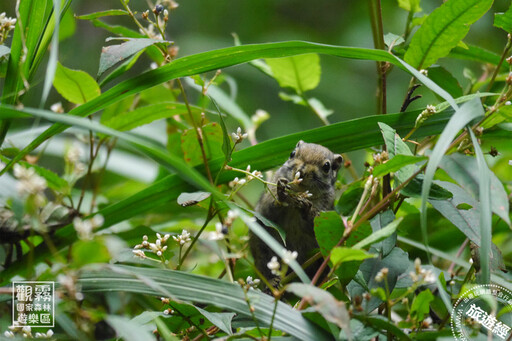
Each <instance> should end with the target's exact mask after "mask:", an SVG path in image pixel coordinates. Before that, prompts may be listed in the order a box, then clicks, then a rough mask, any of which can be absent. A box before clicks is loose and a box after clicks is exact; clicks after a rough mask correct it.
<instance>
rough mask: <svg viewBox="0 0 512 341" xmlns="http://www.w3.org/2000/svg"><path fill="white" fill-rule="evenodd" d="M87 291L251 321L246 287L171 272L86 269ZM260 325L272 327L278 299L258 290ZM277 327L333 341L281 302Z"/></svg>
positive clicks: (253, 295) (254, 301)
mask: <svg viewBox="0 0 512 341" xmlns="http://www.w3.org/2000/svg"><path fill="white" fill-rule="evenodd" d="M78 282H79V283H80V285H81V286H82V290H83V291H84V292H111V291H119V292H133V293H139V294H146V295H153V296H158V297H160V296H165V297H172V298H174V299H178V300H183V301H189V302H197V303H202V304H211V305H214V306H216V307H219V308H222V309H226V310H228V311H232V312H235V313H237V314H238V315H240V316H242V317H247V318H251V316H252V314H251V312H250V311H249V308H248V306H247V302H246V298H245V295H244V292H243V290H242V288H240V286H239V285H237V284H232V283H227V282H225V281H221V280H218V279H213V278H209V277H204V276H198V275H194V274H189V273H185V272H180V271H172V270H167V269H149V268H141V267H129V266H104V267H103V268H100V269H97V270H85V271H84V272H83V273H82V274H81V277H80V279H79V280H78ZM247 296H248V297H249V300H250V302H251V305H252V306H253V307H254V316H255V318H256V320H257V321H258V323H259V324H260V325H263V326H268V325H269V324H270V321H271V320H272V316H273V310H274V298H273V297H270V296H268V295H265V294H263V293H261V292H258V291H256V290H250V291H249V292H248V293H247ZM273 326H274V328H276V329H278V330H282V331H284V332H286V333H288V334H290V335H292V336H294V337H296V338H298V339H301V340H330V337H329V335H328V334H327V333H326V332H325V331H324V330H322V329H321V328H319V327H318V326H316V325H315V324H314V323H312V322H310V321H308V320H307V319H305V318H304V317H303V316H302V315H301V313H300V312H299V311H297V310H295V309H292V308H291V307H290V306H288V305H286V304H284V303H283V302H280V301H279V302H278V304H277V309H276V313H275V317H274V323H273Z"/></svg>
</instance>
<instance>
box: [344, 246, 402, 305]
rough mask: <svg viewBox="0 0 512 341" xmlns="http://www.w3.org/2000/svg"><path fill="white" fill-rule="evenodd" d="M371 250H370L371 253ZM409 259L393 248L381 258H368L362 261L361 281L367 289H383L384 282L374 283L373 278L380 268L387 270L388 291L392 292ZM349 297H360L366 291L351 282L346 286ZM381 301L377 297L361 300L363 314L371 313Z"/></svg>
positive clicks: (400, 250) (399, 250) (396, 248)
mask: <svg viewBox="0 0 512 341" xmlns="http://www.w3.org/2000/svg"><path fill="white" fill-rule="evenodd" d="M372 250H373V249H370V252H372ZM409 264H410V261H409V257H408V254H407V253H406V252H404V251H403V250H402V249H400V248H398V247H395V248H393V250H391V252H390V253H389V254H388V255H387V256H386V257H383V258H370V259H366V260H365V261H363V264H361V267H360V268H359V271H360V272H361V274H362V277H363V280H364V282H365V283H367V285H368V287H369V289H370V290H371V289H375V288H379V287H380V288H384V282H377V281H375V276H376V275H377V273H378V272H379V271H380V270H381V269H382V268H388V270H389V271H388V277H387V282H388V286H389V291H390V292H392V291H393V289H394V288H395V284H396V281H397V278H398V276H399V275H401V274H403V273H404V272H405V271H406V270H407V269H408V268H409ZM347 289H348V292H349V294H350V297H355V296H361V297H362V295H363V293H365V292H366V290H365V289H364V288H363V287H362V286H361V285H360V284H358V283H356V282H355V281H352V282H350V283H349V285H348V286H347ZM381 303H382V301H381V300H380V299H379V298H377V297H372V298H371V299H370V300H369V301H368V300H363V303H362V306H363V308H364V310H365V312H368V313H369V312H371V311H373V310H374V309H375V308H377V307H378V306H379V305H380V304H381Z"/></svg>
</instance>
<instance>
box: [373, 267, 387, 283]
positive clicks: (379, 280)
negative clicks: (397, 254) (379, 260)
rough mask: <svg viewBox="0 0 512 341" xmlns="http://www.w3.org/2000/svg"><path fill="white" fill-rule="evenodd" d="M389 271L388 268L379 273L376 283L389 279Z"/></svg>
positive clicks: (376, 276)
mask: <svg viewBox="0 0 512 341" xmlns="http://www.w3.org/2000/svg"><path fill="white" fill-rule="evenodd" d="M388 273H389V269H388V268H382V269H380V270H379V272H377V275H375V281H376V282H382V281H383V280H385V279H386V278H388Z"/></svg>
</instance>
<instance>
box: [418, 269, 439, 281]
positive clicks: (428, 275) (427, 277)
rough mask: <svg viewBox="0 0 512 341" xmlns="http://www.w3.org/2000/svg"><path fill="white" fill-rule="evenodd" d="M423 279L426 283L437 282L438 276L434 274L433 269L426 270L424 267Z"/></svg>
mask: <svg viewBox="0 0 512 341" xmlns="http://www.w3.org/2000/svg"><path fill="white" fill-rule="evenodd" d="M421 274H422V275H423V280H424V281H425V283H435V282H436V276H434V273H433V272H432V271H431V270H425V269H423V271H422V273H421Z"/></svg>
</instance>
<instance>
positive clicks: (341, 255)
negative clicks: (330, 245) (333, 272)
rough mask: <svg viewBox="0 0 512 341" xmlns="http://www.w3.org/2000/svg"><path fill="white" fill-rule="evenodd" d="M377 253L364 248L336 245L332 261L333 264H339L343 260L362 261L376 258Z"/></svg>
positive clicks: (332, 253) (332, 252)
mask: <svg viewBox="0 0 512 341" xmlns="http://www.w3.org/2000/svg"><path fill="white" fill-rule="evenodd" d="M374 257H376V255H375V254H371V253H368V252H366V251H364V250H360V249H353V248H349V247H335V248H334V249H332V251H331V262H332V264H333V266H337V265H339V264H341V263H343V262H350V261H355V260H358V261H361V260H365V259H367V258H374Z"/></svg>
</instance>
